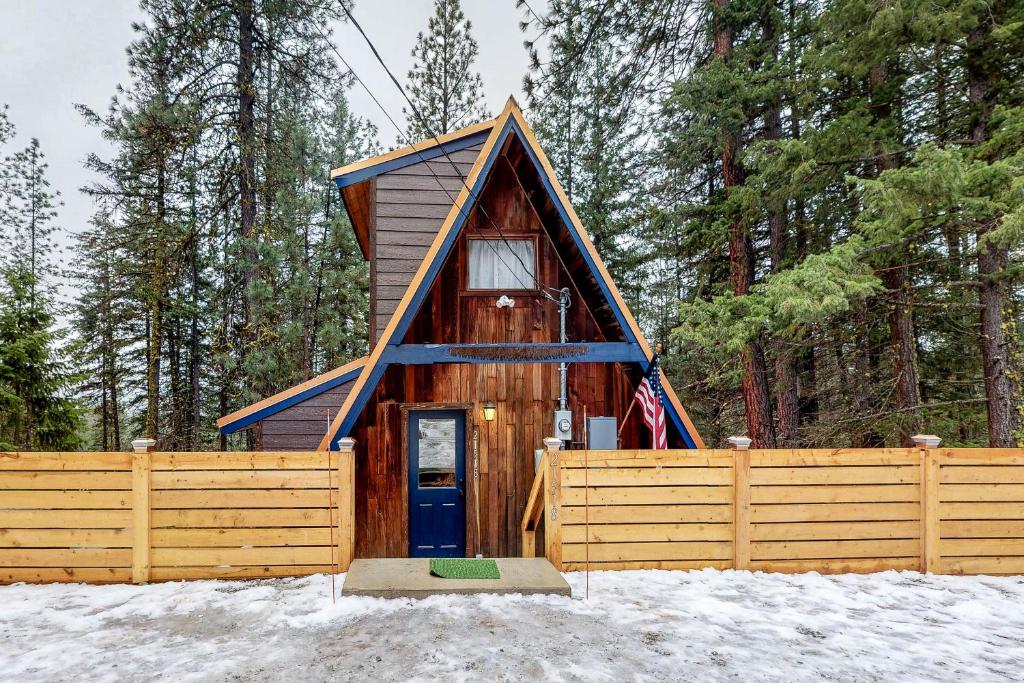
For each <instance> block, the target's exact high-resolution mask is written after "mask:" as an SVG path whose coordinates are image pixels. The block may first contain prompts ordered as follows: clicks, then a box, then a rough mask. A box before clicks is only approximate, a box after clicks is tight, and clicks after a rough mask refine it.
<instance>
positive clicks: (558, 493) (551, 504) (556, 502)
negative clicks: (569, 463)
mask: <svg viewBox="0 0 1024 683" xmlns="http://www.w3.org/2000/svg"><path fill="white" fill-rule="evenodd" d="M561 449H562V441H561V440H560V439H554V438H546V439H544V450H545V451H546V455H547V457H546V458H545V460H546V461H547V467H548V471H547V481H546V482H545V486H544V511H545V517H544V554H545V556H546V557H547V558H548V562H550V563H551V564H553V565H554V566H555V569H557V570H559V571H561V569H562V520H561V514H560V513H561V511H562V473H561V466H560V463H559V462H558V452H559V451H560V450H561Z"/></svg>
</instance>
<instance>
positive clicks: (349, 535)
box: [338, 437, 356, 572]
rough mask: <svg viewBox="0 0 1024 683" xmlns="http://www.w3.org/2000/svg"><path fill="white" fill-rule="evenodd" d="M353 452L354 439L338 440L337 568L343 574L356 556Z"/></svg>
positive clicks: (354, 464) (354, 457)
mask: <svg viewBox="0 0 1024 683" xmlns="http://www.w3.org/2000/svg"><path fill="white" fill-rule="evenodd" d="M355 451H356V440H355V439H351V438H347V437H346V438H341V439H338V567H339V568H340V570H341V571H343V572H347V571H348V568H349V566H350V565H351V564H352V560H353V559H354V558H355V554H356V452H355Z"/></svg>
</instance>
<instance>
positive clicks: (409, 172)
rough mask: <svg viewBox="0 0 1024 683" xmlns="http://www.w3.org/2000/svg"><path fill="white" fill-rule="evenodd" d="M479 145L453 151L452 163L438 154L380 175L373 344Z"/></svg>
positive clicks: (372, 263)
mask: <svg viewBox="0 0 1024 683" xmlns="http://www.w3.org/2000/svg"><path fill="white" fill-rule="evenodd" d="M480 148H481V145H475V146H473V147H469V148H467V149H464V150H460V151H458V152H452V153H451V154H450V155H449V157H450V158H451V161H449V160H448V159H447V158H445V157H439V158H437V159H433V160H430V161H421V162H420V163H418V164H413V165H412V166H406V167H405V168H401V169H398V170H397V171H392V172H390V173H385V174H383V175H380V176H378V177H377V179H376V181H375V182H376V189H375V196H374V206H373V207H372V210H373V215H374V219H373V220H374V224H373V225H372V226H371V231H372V235H371V249H372V258H371V260H370V278H371V283H372V286H371V290H372V292H371V297H370V299H371V300H370V307H371V316H372V321H371V322H372V324H371V326H370V327H371V331H370V344H371V346H372V345H373V344H374V343H376V341H377V339H378V337H379V335H380V333H381V332H382V331H383V330H384V327H385V326H386V325H387V324H388V320H389V319H390V318H391V314H392V313H394V312H395V309H396V308H397V307H398V302H399V301H401V299H402V295H403V294H405V290H406V288H407V287H408V286H409V283H410V282H411V281H412V277H413V275H415V274H416V269H417V268H419V265H420V263H421V262H422V261H423V257H424V256H426V254H427V249H429V247H430V245H431V243H432V242H433V240H434V237H435V236H436V235H437V231H438V230H439V229H440V228H441V224H442V223H444V219H445V218H446V217H447V216H448V212H449V211H451V207H452V204H453V203H454V198H455V197H456V196H458V194H459V191H460V190H461V189H462V179H463V178H465V177H466V176H468V175H469V171H470V169H471V168H472V166H473V162H474V161H475V160H476V157H477V155H478V154H479V153H480ZM453 163H454V165H453ZM435 174H436V177H435ZM439 181H440V183H439ZM442 187H443V188H444V189H442Z"/></svg>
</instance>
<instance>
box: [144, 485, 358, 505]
mask: <svg viewBox="0 0 1024 683" xmlns="http://www.w3.org/2000/svg"><path fill="white" fill-rule="evenodd" d="M329 493H330V491H329V490H328V489H217V490H182V489H178V490H156V491H153V493H152V506H153V509H154V510H164V509H168V508H233V507H238V508H288V507H291V508H326V507H328V505H329V504H330V503H334V504H337V498H338V495H337V494H334V495H331V496H330V500H328V494H329Z"/></svg>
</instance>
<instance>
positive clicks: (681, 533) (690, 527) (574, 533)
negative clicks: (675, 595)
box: [562, 524, 733, 543]
mask: <svg viewBox="0 0 1024 683" xmlns="http://www.w3.org/2000/svg"><path fill="white" fill-rule="evenodd" d="M587 529H588V528H587V527H586V526H581V525H572V526H564V525H563V526H562V542H563V543H585V542H586V541H587V539H588V534H587ZM589 532H590V533H589V539H590V542H591V543H629V542H637V541H731V540H732V537H733V528H732V524H591V525H590V527H589Z"/></svg>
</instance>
